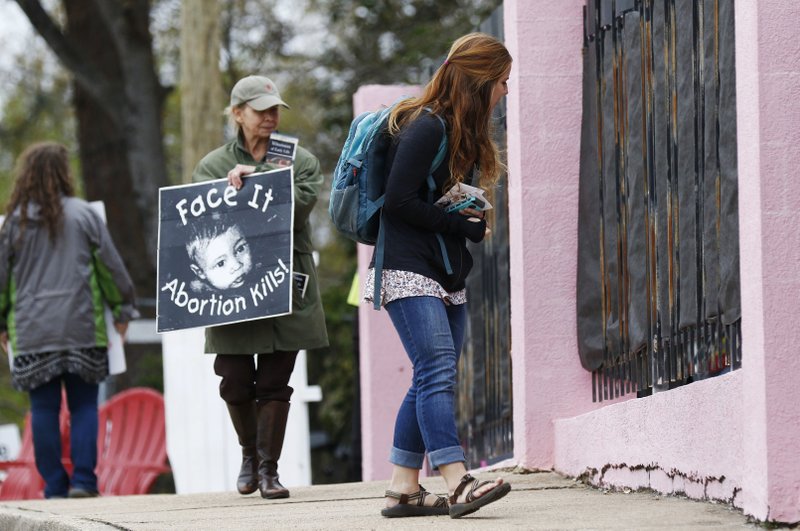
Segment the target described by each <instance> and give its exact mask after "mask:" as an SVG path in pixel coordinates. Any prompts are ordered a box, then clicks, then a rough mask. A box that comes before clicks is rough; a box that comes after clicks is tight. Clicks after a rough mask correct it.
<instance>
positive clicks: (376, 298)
mask: <svg viewBox="0 0 800 531" xmlns="http://www.w3.org/2000/svg"><path fill="white" fill-rule="evenodd" d="M380 215H381V222H380V226H379V227H378V240H377V241H376V242H375V267H374V269H373V271H374V273H375V287H374V289H373V290H372V307H373V308H375V309H376V310H380V309H381V276H382V273H383V248H384V247H385V246H386V231H385V230H384V228H383V210H381V214H380Z"/></svg>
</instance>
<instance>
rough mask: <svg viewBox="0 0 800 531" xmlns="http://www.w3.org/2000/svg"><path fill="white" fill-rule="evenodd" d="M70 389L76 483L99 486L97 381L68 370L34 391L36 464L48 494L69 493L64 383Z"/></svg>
mask: <svg viewBox="0 0 800 531" xmlns="http://www.w3.org/2000/svg"><path fill="white" fill-rule="evenodd" d="M62 382H63V383H64V388H65V389H66V392H67V406H68V407H69V415H70V450H71V456H70V457H71V458H72V464H73V465H74V467H75V468H74V471H73V473H72V486H73V487H76V488H80V489H84V490H88V491H96V490H97V476H96V475H95V473H94V468H95V466H97V387H98V386H97V384H93V383H86V382H85V381H83V379H82V378H81V377H80V376H76V375H74V374H64V375H62V376H60V377H57V378H53V379H52V380H50V381H49V382H47V383H45V384H42V385H40V386H39V387H37V388H36V389H32V390H31V391H30V397H31V427H32V430H33V451H34V455H35V457H36V468H37V469H38V470H39V474H41V475H42V478H43V479H44V482H45V488H44V496H45V498H50V497H53V496H66V495H67V491H68V490H69V487H70V479H69V476H68V475H67V471H66V470H65V469H64V465H63V464H62V463H61V451H62V450H61V433H60V430H59V420H58V417H59V413H60V411H61V383H62Z"/></svg>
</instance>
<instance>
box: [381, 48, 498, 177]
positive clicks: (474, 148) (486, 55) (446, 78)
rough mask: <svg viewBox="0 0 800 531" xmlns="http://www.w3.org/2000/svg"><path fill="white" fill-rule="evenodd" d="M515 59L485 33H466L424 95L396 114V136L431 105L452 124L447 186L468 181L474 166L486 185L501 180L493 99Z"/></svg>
mask: <svg viewBox="0 0 800 531" xmlns="http://www.w3.org/2000/svg"><path fill="white" fill-rule="evenodd" d="M511 61H512V59H511V54H509V53H508V50H507V49H506V47H505V46H504V45H503V43H501V42H500V41H498V40H497V39H495V38H494V37H492V36H490V35H486V34H484V33H470V34H468V35H464V36H463V37H461V38H459V39H458V40H456V41H455V42H454V43H453V45H452V47H451V48H450V52H449V53H448V54H447V59H446V60H445V62H444V64H442V66H440V67H439V69H438V70H437V71H436V73H435V74H434V75H433V78H432V79H431V80H430V82H428V84H427V85H426V86H425V89H424V90H423V93H422V95H421V96H419V97H417V98H408V99H406V100H403V101H401V102H399V103H398V104H397V105H395V108H394V109H393V110H392V113H391V115H390V117H389V132H390V133H391V134H392V135H397V134H399V132H400V130H401V129H402V128H403V126H404V125H405V124H407V123H409V122H411V121H413V120H415V119H417V118H418V117H419V116H420V114H422V113H423V112H424V109H425V108H426V107H427V108H428V109H430V110H431V111H432V112H433V113H434V114H437V115H439V116H441V117H442V118H444V119H445V121H446V122H447V123H448V125H449V131H448V138H447V146H448V151H449V154H450V168H449V169H450V176H451V177H450V182H448V183H447V184H446V186H447V187H449V186H452V185H453V184H455V183H456V182H464V180H465V178H466V176H467V175H469V173H470V171H471V170H472V168H473V165H475V164H477V166H478V169H479V170H480V176H481V177H480V184H481V186H484V187H487V186H490V185H492V184H494V183H495V182H496V181H497V179H498V177H499V176H500V172H501V168H502V164H501V162H500V155H499V153H498V149H497V145H496V144H495V142H494V141H493V140H492V131H491V120H490V118H491V113H492V108H491V99H492V93H493V90H494V87H495V85H496V84H497V82H498V81H499V80H501V79H502V78H503V77H504V76H507V75H508V72H509V71H510V69H511Z"/></svg>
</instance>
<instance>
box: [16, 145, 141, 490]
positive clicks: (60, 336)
mask: <svg viewBox="0 0 800 531" xmlns="http://www.w3.org/2000/svg"><path fill="white" fill-rule="evenodd" d="M106 304H107V305H108V306H109V307H110V308H111V311H112V314H113V319H114V326H115V327H116V329H117V331H118V332H119V333H120V334H122V335H123V336H124V335H125V332H126V330H127V328H128V322H129V321H130V320H131V319H135V318H136V317H138V315H139V313H138V312H137V311H136V308H135V307H134V293H133V283H132V282H131V279H130V276H129V275H128V272H127V270H126V269H125V265H124V264H123V263H122V259H121V258H120V256H119V253H118V252H117V249H116V248H115V247H114V243H113V242H112V241H111V236H110V235H109V233H108V230H107V229H106V226H105V223H104V222H103V220H102V219H101V218H100V216H99V215H98V214H97V213H96V212H95V211H94V209H93V208H92V207H91V206H90V205H89V203H87V202H86V201H84V200H83V199H79V198H77V197H74V186H73V184H72V176H71V175H70V172H69V163H68V156H67V149H66V148H65V147H64V146H62V145H61V144H56V143H54V142H42V143H39V144H34V145H32V146H30V147H29V148H28V149H26V150H25V152H23V153H22V155H21V156H20V158H19V165H18V169H17V177H16V182H15V184H14V189H13V191H12V193H11V199H10V200H9V203H8V208H7V210H6V219H5V222H4V223H3V227H2V230H0V343H2V346H3V348H4V349H5V350H9V349H10V350H11V351H12V352H13V361H12V364H11V379H12V383H13V385H14V387H16V388H17V389H19V390H22V391H28V393H29V395H30V399H31V426H32V430H33V449H34V456H35V458H36V468H37V469H38V470H39V473H40V474H41V475H42V478H43V479H44V481H45V490H44V495H45V497H46V498H63V497H65V496H69V497H70V498H79V497H87V496H97V494H98V491H97V476H96V475H95V472H94V469H95V466H96V465H97V422H98V420H97V393H98V384H99V383H100V382H101V381H103V380H104V379H105V377H106V376H108V341H109V340H108V336H107V332H106V321H105V317H104V305H106ZM62 385H63V387H64V390H65V391H66V396H67V405H68V407H69V412H70V450H71V458H72V464H73V465H74V470H73V473H72V477H69V475H68V474H67V471H66V470H65V469H64V466H63V465H62V463H61V435H60V432H59V419H58V417H59V412H60V410H61V388H62Z"/></svg>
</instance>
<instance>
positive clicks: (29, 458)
mask: <svg viewBox="0 0 800 531" xmlns="http://www.w3.org/2000/svg"><path fill="white" fill-rule="evenodd" d="M59 429H60V430H61V461H62V462H63V463H64V466H65V467H66V468H67V472H72V462H71V461H70V459H69V410H67V398H66V396H64V394H62V395H61V413H60V414H59ZM0 470H2V471H5V472H6V474H7V475H6V477H5V478H4V479H3V481H2V484H0V500H32V499H40V498H44V480H43V479H42V476H40V475H39V471H38V470H37V469H36V460H35V458H34V454H33V430H32V428H31V414H30V413H28V414H27V415H25V427H24V429H23V430H22V443H21V446H20V449H19V455H18V456H17V458H16V459H14V460H12V461H0Z"/></svg>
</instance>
